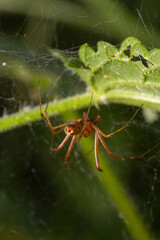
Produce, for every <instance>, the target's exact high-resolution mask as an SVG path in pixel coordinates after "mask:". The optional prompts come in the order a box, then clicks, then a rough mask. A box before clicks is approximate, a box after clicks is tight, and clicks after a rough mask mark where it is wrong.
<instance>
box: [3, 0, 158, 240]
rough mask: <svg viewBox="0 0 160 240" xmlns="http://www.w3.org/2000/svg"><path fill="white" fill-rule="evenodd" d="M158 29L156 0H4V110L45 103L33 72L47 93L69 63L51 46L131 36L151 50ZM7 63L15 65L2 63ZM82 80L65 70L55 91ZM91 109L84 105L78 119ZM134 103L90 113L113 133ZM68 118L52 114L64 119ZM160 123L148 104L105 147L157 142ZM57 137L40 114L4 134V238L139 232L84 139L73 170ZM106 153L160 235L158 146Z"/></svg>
mask: <svg viewBox="0 0 160 240" xmlns="http://www.w3.org/2000/svg"><path fill="white" fill-rule="evenodd" d="M159 29H160V2H159V1H155V0H154V1H149V0H148V1H145V0H144V1H140V0H137V1H131V0H130V1H129V0H128V1H127V0H119V1H117V0H112V1H111V0H110V1H105V0H99V1H97V0H83V1H81V0H79V1H77V0H76V1H73V0H65V1H58V0H57V1H53V0H48V1H42V0H39V1H38V0H37V1H28V0H23V1H20V0H12V1H11V0H10V1H9V0H6V1H3V2H1V3H0V55H1V57H0V114H1V115H2V116H3V115H4V114H10V113H14V112H16V111H18V110H20V109H22V108H23V107H33V106H35V105H37V104H39V99H38V81H37V78H36V77H35V76H36V75H35V74H34V73H35V72H39V73H40V74H44V75H43V79H42V81H43V87H42V89H41V91H42V99H43V101H44V102H46V101H47V94H48V92H49V89H50V86H51V83H52V81H54V80H55V79H57V77H59V76H60V74H61V73H62V72H63V71H64V68H63V66H62V63H60V61H58V60H57V59H54V58H53V57H51V56H50V55H49V53H48V49H49V48H56V49H60V50H68V51H69V52H70V53H73V54H75V53H77V51H78V49H79V47H80V45H81V44H84V43H86V42H87V43H88V44H89V45H90V46H92V47H94V48H96V44H97V41H107V42H109V43H111V44H114V45H116V46H119V45H120V43H121V42H122V41H123V40H124V39H125V38H126V37H128V36H134V37H137V38H138V39H139V40H140V41H142V43H143V44H144V45H145V46H146V47H148V48H149V49H151V48H159V47H160V41H159V39H160V30H159ZM7 61H8V62H9V63H10V66H9V67H8V68H6V69H4V66H3V62H7ZM16 66H17V67H16ZM20 68H22V70H21V71H20ZM85 88H86V86H85V85H84V83H83V82H81V80H80V79H79V78H78V77H76V76H72V74H71V72H68V71H66V72H65V73H64V74H62V77H61V78H59V80H58V81H57V84H56V85H55V87H54V89H53V94H52V98H57V99H59V98H64V97H66V96H69V95H75V94H76V93H79V92H83V91H85ZM84 110H85V111H86V109H81V110H79V111H77V114H79V117H82V113H83V111H84ZM135 110H136V108H133V107H130V106H125V105H120V104H109V105H100V106H99V107H98V108H96V107H93V108H92V109H91V116H95V115H101V121H100V123H99V125H98V126H99V127H100V128H101V129H102V131H105V132H111V131H113V130H115V129H117V128H118V127H121V126H122V125H123V124H125V123H126V122H127V120H128V117H129V115H130V116H132V114H134V112H135ZM64 118H67V117H65V115H64V116H63V119H62V118H61V116H56V117H54V118H52V119H51V120H52V122H54V125H58V124H60V123H62V122H63V121H64ZM159 123H160V122H159V121H158V120H157V121H155V122H153V123H152V124H149V123H147V122H145V119H144V116H143V114H142V112H141V113H139V114H138V116H137V117H136V119H135V120H134V121H133V122H132V124H131V126H130V127H129V128H128V129H126V130H125V131H124V132H122V133H120V134H118V135H115V136H114V137H113V138H112V139H110V140H109V141H108V146H109V147H110V148H111V149H112V151H113V152H114V153H115V154H117V155H136V154H140V153H142V152H144V151H146V150H147V149H149V148H150V147H152V146H153V145H154V144H155V143H156V142H157V141H159V134H160V131H159V129H160V128H159ZM63 138H64V134H63V133H62V134H60V135H58V136H56V137H55V138H54V144H55V145H56V146H58V144H59V143H60V142H61V141H62V139H63ZM50 142H51V133H50V132H49V130H48V129H47V128H46V126H45V123H44V122H42V121H39V122H35V123H33V124H29V125H26V126H23V127H19V128H17V129H13V130H10V131H8V132H5V133H2V134H1V135H0V238H1V239H3V240H8V239H16V240H17V239H21V240H23V239H24V240H26V239H34V240H35V239H37V240H42V239H45V240H48V239H60V240H63V239H69V240H71V239H83V240H85V239H86V240H89V239H92V240H94V239H95V240H96V239H98V240H100V239H109V240H112V239H113V240H117V239H119V240H120V239H132V238H131V236H130V234H129V233H128V232H127V230H126V228H125V224H124V221H123V218H121V215H120V213H119V212H117V210H116V208H115V206H114V203H113V202H112V200H111V199H110V196H108V195H107V194H106V193H105V192H104V190H103V187H102V186H101V183H100V179H99V178H97V174H96V173H95V172H94V171H93V169H91V168H90V166H89V165H88V163H87V161H85V159H87V156H86V155H84V154H83V153H82V152H81V151H80V150H79V148H78V146H77V145H78V144H77V145H76V146H75V147H74V150H73V152H72V154H71V156H70V161H71V162H73V163H78V164H77V165H78V166H77V167H76V168H75V169H74V170H71V169H69V168H68V167H67V166H66V165H64V162H63V159H64V157H65V154H66V151H67V146H68V144H66V145H65V147H64V149H62V150H61V151H60V152H59V153H58V154H50V151H49V148H50ZM86 144H87V141H86ZM92 151H93V146H88V154H90V152H92ZM99 151H101V152H102V153H103V155H104V159H105V156H107V153H106V152H105V151H104V150H103V149H102V148H101V147H100V149H99ZM107 157H108V156H107ZM108 159H109V160H108V161H109V164H110V165H111V166H112V168H113V169H114V171H115V173H116V174H117V176H119V178H120V180H121V181H122V183H123V184H124V186H125V188H126V190H127V192H128V194H129V197H131V199H132V201H133V202H134V204H135V205H136V207H137V210H138V211H139V212H140V215H141V216H142V219H143V220H144V222H145V224H146V225H147V226H148V228H149V230H150V232H151V234H152V236H153V237H155V239H159V236H160V230H159V221H160V214H159V213H160V206H159V197H160V178H159V177H160V176H159V175H160V171H159V169H160V168H159V167H160V158H159V149H155V150H154V151H153V152H151V153H149V154H148V155H147V156H146V157H145V158H143V159H141V160H140V161H135V160H113V159H111V158H109V157H108ZM93 161H94V159H93ZM104 174H105V173H104Z"/></svg>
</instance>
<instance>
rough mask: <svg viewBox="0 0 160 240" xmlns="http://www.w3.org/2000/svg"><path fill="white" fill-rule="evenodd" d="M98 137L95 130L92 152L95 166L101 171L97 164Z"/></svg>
mask: <svg viewBox="0 0 160 240" xmlns="http://www.w3.org/2000/svg"><path fill="white" fill-rule="evenodd" d="M98 138H99V136H98V133H97V132H95V140H94V154H95V161H96V167H97V170H98V171H100V172H103V170H102V169H101V168H100V166H99V160H98V140H99V139H98Z"/></svg>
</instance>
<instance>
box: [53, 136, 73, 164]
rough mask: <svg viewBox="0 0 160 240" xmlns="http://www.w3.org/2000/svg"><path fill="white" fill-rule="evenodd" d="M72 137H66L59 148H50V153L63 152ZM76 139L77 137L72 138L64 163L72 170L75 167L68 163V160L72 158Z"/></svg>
mask: <svg viewBox="0 0 160 240" xmlns="http://www.w3.org/2000/svg"><path fill="white" fill-rule="evenodd" d="M70 137H71V134H68V135H66V137H65V138H64V140H63V141H62V142H61V144H60V145H59V146H58V147H57V148H50V151H52V152H53V151H54V152H58V151H59V150H61V148H62V147H63V146H64V145H65V143H66V142H67V141H68V139H69V138H70ZM76 137H77V136H76V135H74V136H72V140H71V143H70V145H69V148H68V151H67V154H66V156H65V159H64V161H65V162H66V163H67V164H68V166H69V167H70V168H73V166H72V165H71V164H70V163H69V162H68V158H69V156H70V154H71V151H72V149H73V146H74V144H75V141H76Z"/></svg>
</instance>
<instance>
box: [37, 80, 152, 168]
mask: <svg viewBox="0 0 160 240" xmlns="http://www.w3.org/2000/svg"><path fill="white" fill-rule="evenodd" d="M92 96H93V94H92ZM92 96H91V100H90V105H89V107H88V112H87V113H86V112H84V113H83V119H73V120H71V121H69V122H67V123H64V124H61V125H58V126H52V124H51V122H50V120H49V117H48V114H47V108H48V102H47V105H46V108H45V112H44V114H43V113H42V103H41V93H40V83H39V99H40V115H41V117H42V118H43V120H44V122H45V123H46V125H47V126H48V127H49V129H50V130H51V132H52V134H53V135H57V134H59V133H60V132H62V131H63V130H64V132H65V134H66V136H65V138H64V139H63V141H62V142H61V144H60V145H59V146H58V147H57V148H50V151H55V152H58V151H59V150H61V148H63V146H64V145H65V143H66V142H67V141H68V140H69V138H71V142H70V145H69V148H68V151H67V154H66V156H65V159H64V162H66V163H67V164H68V166H69V167H70V168H73V166H72V165H71V164H70V163H69V161H68V158H69V156H70V154H71V151H72V149H73V146H74V144H75V142H76V139H77V135H79V137H78V139H77V140H78V142H79V141H80V140H81V137H82V136H84V137H88V136H89V135H90V134H91V133H92V132H94V133H95V138H94V154H95V162H96V168H97V170H98V171H100V172H102V171H103V170H102V169H101V168H100V164H99V160H98V142H99V141H100V142H101V144H102V146H103V147H104V149H105V150H106V151H107V153H108V154H109V155H110V156H111V157H112V158H115V159H137V158H141V157H143V156H144V155H146V154H147V153H148V152H150V151H151V150H152V149H153V148H155V147H156V146H157V145H156V146H154V147H153V148H152V149H149V150H148V151H146V152H145V153H143V154H141V155H139V156H116V155H114V154H113V153H112V152H111V151H110V149H109V148H108V147H107V145H106V143H105V141H104V138H109V137H111V136H112V135H114V134H115V133H118V132H120V131H122V130H124V129H125V128H126V127H127V126H128V125H129V124H130V122H131V121H132V120H133V118H134V117H135V116H136V115H137V113H138V112H139V110H140V109H141V108H142V106H143V104H142V105H141V106H140V107H139V108H138V109H137V111H136V112H135V113H134V115H133V116H132V117H131V118H130V120H129V121H128V122H127V123H126V124H125V125H124V126H123V127H121V128H119V129H118V130H116V131H114V132H111V133H109V134H105V133H104V132H102V131H101V130H100V129H99V128H98V127H97V126H96V124H97V123H98V121H99V120H100V118H101V117H100V115H98V116H95V117H94V118H92V119H91V118H89V117H88V115H89V111H90V106H91V101H92Z"/></svg>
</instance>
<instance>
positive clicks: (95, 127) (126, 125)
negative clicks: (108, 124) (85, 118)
mask: <svg viewBox="0 0 160 240" xmlns="http://www.w3.org/2000/svg"><path fill="white" fill-rule="evenodd" d="M142 106H143V104H142V105H141V106H140V107H139V108H138V109H137V111H136V112H135V113H134V115H133V116H132V117H131V118H130V120H129V121H128V122H127V123H126V124H125V125H124V126H123V127H121V128H119V129H118V130H116V131H114V132H112V133H109V134H105V133H103V132H102V131H101V130H100V129H99V128H97V126H95V125H94V126H93V128H94V129H95V130H96V131H97V132H98V133H100V134H101V135H102V136H103V137H105V138H109V137H111V136H112V135H113V134H115V133H118V132H120V131H122V130H124V129H125V128H126V127H128V125H129V124H130V123H131V121H132V120H133V118H134V117H135V116H136V115H137V113H138V112H139V110H140V109H141V108H142Z"/></svg>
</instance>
